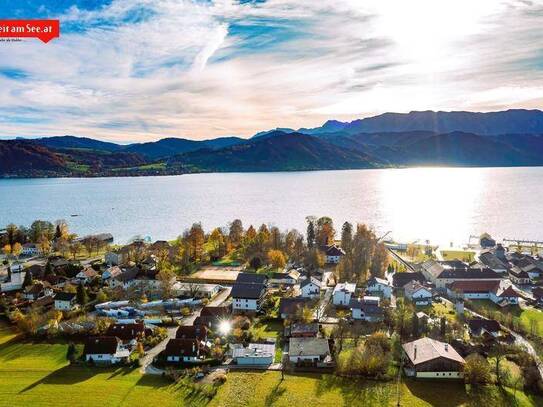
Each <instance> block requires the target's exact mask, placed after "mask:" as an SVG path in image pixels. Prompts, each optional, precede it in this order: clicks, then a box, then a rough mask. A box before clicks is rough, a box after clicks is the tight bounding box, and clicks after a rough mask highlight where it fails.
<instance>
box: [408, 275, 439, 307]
mask: <svg viewBox="0 0 543 407" xmlns="http://www.w3.org/2000/svg"><path fill="white" fill-rule="evenodd" d="M403 290H404V295H405V298H407V299H409V300H411V302H413V303H414V304H415V305H429V304H431V303H432V291H430V289H429V288H427V287H425V286H423V285H422V284H421V283H419V282H418V281H411V282H409V283H407V284H406V285H405V287H404V288H403Z"/></svg>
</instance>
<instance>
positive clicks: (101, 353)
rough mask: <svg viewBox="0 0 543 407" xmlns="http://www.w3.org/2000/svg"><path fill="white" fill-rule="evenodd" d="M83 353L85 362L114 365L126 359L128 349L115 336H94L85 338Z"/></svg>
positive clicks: (128, 354)
mask: <svg viewBox="0 0 543 407" xmlns="http://www.w3.org/2000/svg"><path fill="white" fill-rule="evenodd" d="M83 355H84V356H85V360H86V361H87V362H91V361H92V362H94V363H96V364H107V365H114V364H117V363H121V362H126V361H128V357H129V356H130V351H129V350H128V349H126V348H124V347H123V345H122V342H121V340H120V339H119V338H116V337H115V336H96V337H91V338H88V339H87V342H86V343H85V348H84V350H83Z"/></svg>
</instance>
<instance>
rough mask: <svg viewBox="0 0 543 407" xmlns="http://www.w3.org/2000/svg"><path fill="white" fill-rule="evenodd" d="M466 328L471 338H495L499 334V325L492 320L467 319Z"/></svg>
mask: <svg viewBox="0 0 543 407" xmlns="http://www.w3.org/2000/svg"><path fill="white" fill-rule="evenodd" d="M468 328H469V333H470V335H471V336H484V335H490V336H492V337H494V338H496V337H497V336H498V335H499V334H500V323H499V322H498V321H496V320H494V319H482V318H473V319H469V320H468Z"/></svg>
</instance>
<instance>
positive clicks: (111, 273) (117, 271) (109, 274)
mask: <svg viewBox="0 0 543 407" xmlns="http://www.w3.org/2000/svg"><path fill="white" fill-rule="evenodd" d="M122 273H123V271H122V270H121V268H120V267H119V266H110V267H108V268H107V269H106V270H105V271H104V272H103V273H102V281H107V280H109V279H110V278H115V277H117V276H119V275H121V274H122Z"/></svg>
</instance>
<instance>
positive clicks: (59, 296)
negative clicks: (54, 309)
mask: <svg viewBox="0 0 543 407" xmlns="http://www.w3.org/2000/svg"><path fill="white" fill-rule="evenodd" d="M75 297H76V294H75V293H65V292H60V293H56V294H55V301H72V300H74V299H75Z"/></svg>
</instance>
